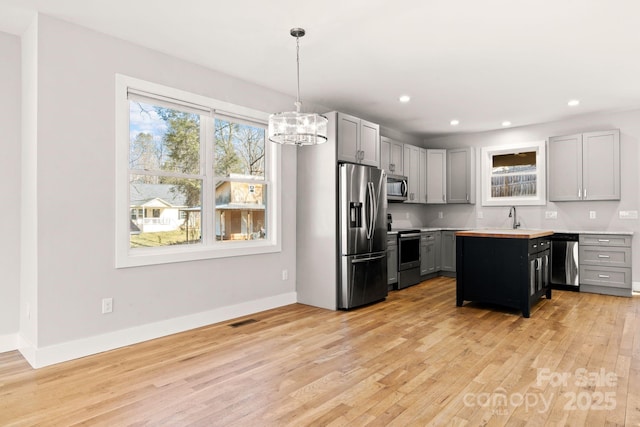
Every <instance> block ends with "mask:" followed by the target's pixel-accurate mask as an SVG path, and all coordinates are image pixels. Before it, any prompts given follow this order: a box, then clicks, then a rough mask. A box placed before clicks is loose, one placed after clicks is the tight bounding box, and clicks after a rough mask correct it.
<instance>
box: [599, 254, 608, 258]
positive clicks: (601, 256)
mask: <svg viewBox="0 0 640 427" xmlns="http://www.w3.org/2000/svg"><path fill="white" fill-rule="evenodd" d="M598 258H611V257H610V256H609V255H601V254H598Z"/></svg>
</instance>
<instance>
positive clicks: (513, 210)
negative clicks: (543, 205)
mask: <svg viewBox="0 0 640 427" xmlns="http://www.w3.org/2000/svg"><path fill="white" fill-rule="evenodd" d="M511 217H513V229H514V230H515V229H516V228H518V227H520V223H519V222H518V216H517V214H516V207H515V206H511V209H509V218H511Z"/></svg>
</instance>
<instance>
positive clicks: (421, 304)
mask: <svg viewBox="0 0 640 427" xmlns="http://www.w3.org/2000/svg"><path fill="white" fill-rule="evenodd" d="M248 319H252V320H255V322H247V323H246V324H244V325H242V326H237V327H231V326H230V324H231V323H234V322H235V321H230V322H224V323H221V324H216V325H212V326H208V327H203V328H200V329H197V330H193V331H189V332H184V333H180V334H176V335H173V336H170V337H165V338H161V339H157V340H153V341H149V342H145V343H141V344H137V345H133V346H130V347H126V348H122V349H118V350H113V351H110V352H107V353H103V354H99V355H95V356H91V357H86V358H83V359H79V360H75V361H70V362H66V363H62V364H59V365H55V366H50V367H47V368H42V369H39V370H33V369H31V368H30V367H29V366H28V364H27V363H26V362H25V361H24V360H23V359H22V358H21V356H20V355H19V353H18V352H8V353H4V354H0V425H2V426H5V425H65V426H66V425H73V424H84V425H105V426H120V425H154V426H155V425H158V426H160V425H162V426H182V425H195V426H217V425H221V426H222V425H224V426H263V425H264V426H269V425H295V426H305V425H318V426H320V425H323V426H324V425H331V426H339V425H349V426H363V425H377V426H382V425H392V426H413V425H418V426H422V425H437V426H440V425H456V426H463V425H508V426H520V425H522V426H525V425H526V426H543V425H553V426H564V425H571V426H585V425H586V426H605V425H607V426H610V425H619V426H623V425H626V426H637V425H640V298H639V297H634V298H620V297H609V296H602V295H594V294H586V293H572V292H562V291H554V295H553V298H552V299H551V300H546V299H542V300H540V302H539V303H538V304H537V305H536V306H535V307H534V308H533V311H532V314H531V318H530V319H525V318H523V317H522V316H521V314H520V313H517V312H515V311H511V310H508V309H500V308H496V307H488V306H481V305H476V304H467V305H465V306H464V307H460V308H458V307H456V306H455V280H454V279H448V278H438V279H433V280H430V281H426V282H423V283H421V284H419V285H417V286H414V287H411V288H408V289H405V290H402V291H396V292H392V293H390V295H389V297H388V299H387V300H386V301H385V302H383V303H379V304H375V305H372V306H368V307H364V308H360V309H356V310H353V311H350V312H340V311H339V312H332V311H327V310H322V309H318V308H314V307H309V306H305V305H301V304H294V305H290V306H286V307H282V308H278V309H274V310H270V311H267V312H263V313H258V314H255V315H252V316H248V317H246V318H243V319H237V320H248ZM237 320H236V321H237Z"/></svg>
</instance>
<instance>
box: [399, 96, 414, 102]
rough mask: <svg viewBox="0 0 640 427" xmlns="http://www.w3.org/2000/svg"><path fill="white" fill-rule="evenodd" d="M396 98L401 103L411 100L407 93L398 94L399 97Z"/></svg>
mask: <svg viewBox="0 0 640 427" xmlns="http://www.w3.org/2000/svg"><path fill="white" fill-rule="evenodd" d="M398 99H399V100H400V102H402V103H407V102H409V101H411V97H410V96H409V95H400V98H398Z"/></svg>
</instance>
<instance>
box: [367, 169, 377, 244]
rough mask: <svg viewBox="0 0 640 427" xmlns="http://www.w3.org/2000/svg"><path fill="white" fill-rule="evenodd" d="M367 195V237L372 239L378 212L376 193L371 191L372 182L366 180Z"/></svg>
mask: <svg viewBox="0 0 640 427" xmlns="http://www.w3.org/2000/svg"><path fill="white" fill-rule="evenodd" d="M367 193H368V194H367V197H368V198H369V215H368V216H369V218H367V219H368V223H367V239H369V240H371V239H373V235H374V234H375V231H376V230H375V225H376V214H377V213H378V206H377V204H376V195H375V194H374V193H373V182H370V181H369V182H367Z"/></svg>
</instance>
